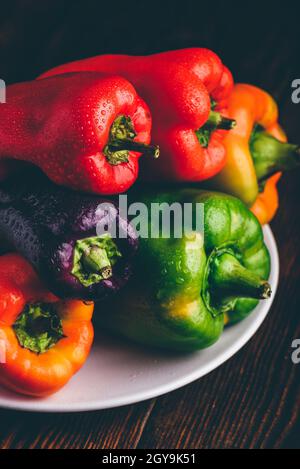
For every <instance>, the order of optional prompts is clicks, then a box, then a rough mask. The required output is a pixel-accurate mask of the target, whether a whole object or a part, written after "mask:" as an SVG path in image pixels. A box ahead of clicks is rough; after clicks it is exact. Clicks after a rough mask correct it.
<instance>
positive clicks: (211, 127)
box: [40, 48, 233, 181]
mask: <svg viewBox="0 0 300 469" xmlns="http://www.w3.org/2000/svg"><path fill="white" fill-rule="evenodd" d="M74 71H76V72H78V71H100V72H107V73H117V74H119V75H122V76H124V77H125V78H127V79H128V80H129V81H130V82H131V83H132V84H133V85H134V86H135V87H136V89H137V90H138V92H139V93H140V95H141V96H142V98H143V99H145V101H146V102H147V104H148V105H149V107H150V109H151V113H152V116H153V132H152V136H153V140H154V141H155V143H157V144H159V146H160V150H161V157H160V158H159V160H158V161H155V162H153V161H151V160H148V161H147V162H146V163H145V165H143V170H144V171H143V175H145V176H146V178H147V179H152V180H157V179H161V180H171V181H201V180H205V179H208V178H210V177H212V176H214V175H215V174H217V173H218V172H219V171H220V170H221V169H222V168H223V167H224V165H225V162H226V153H225V149H224V146H223V138H224V136H225V134H226V132H225V131H224V130H220V128H221V129H222V128H223V129H224V128H225V129H227V130H229V129H230V128H231V123H230V121H227V122H226V119H225V125H224V122H223V120H222V119H221V122H218V119H219V118H220V114H219V113H222V114H223V115H225V116H226V105H227V99H228V97H229V95H230V93H231V91H232V87H233V79H232V75H231V73H230V72H229V70H228V69H227V68H226V67H225V66H224V65H223V64H222V62H221V60H220V59H219V57H218V56H217V55H216V54H214V53H213V52H212V51H210V50H207V49H199V48H192V49H182V50H177V51H171V52H164V53H160V54H155V55H152V56H148V57H132V56H124V55H103V56H98V57H93V58H89V59H85V60H80V61H76V62H72V63H69V64H65V65H61V66H59V67H56V68H54V69H52V70H50V71H48V72H46V73H45V74H43V75H42V76H41V77H40V78H45V77H47V76H52V75H57V74H61V73H66V72H74ZM212 110H213V111H215V112H213V113H211V111H212ZM218 116H219V117H218ZM211 117H214V118H216V117H217V123H216V122H215V119H214V118H213V119H211ZM228 124H229V125H228ZM216 127H218V129H216Z"/></svg>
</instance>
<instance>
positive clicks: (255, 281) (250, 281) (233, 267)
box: [209, 252, 272, 300]
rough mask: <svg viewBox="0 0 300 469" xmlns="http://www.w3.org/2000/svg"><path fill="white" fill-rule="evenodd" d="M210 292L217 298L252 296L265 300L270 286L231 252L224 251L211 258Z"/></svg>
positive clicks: (268, 295)
mask: <svg viewBox="0 0 300 469" xmlns="http://www.w3.org/2000/svg"><path fill="white" fill-rule="evenodd" d="M209 279H210V285H211V294H212V296H216V297H217V298H218V297H219V298H222V297H224V295H225V296H226V298H229V297H236V298H253V299H257V300H267V299H268V298H270V297H271V295H272V290H271V286H270V284H269V283H268V282H266V281H264V280H262V279H261V278H260V277H259V276H258V275H256V274H255V273H253V272H251V271H250V270H248V269H246V268H245V267H244V266H242V264H241V263H240V262H239V261H238V259H236V257H235V256H234V255H233V254H230V253H228V252H225V253H223V254H220V255H219V256H216V257H215V258H214V259H213V262H212V264H211V270H210V277H209Z"/></svg>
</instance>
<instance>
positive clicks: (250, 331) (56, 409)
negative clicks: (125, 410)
mask: <svg viewBox="0 0 300 469" xmlns="http://www.w3.org/2000/svg"><path fill="white" fill-rule="evenodd" d="M263 231H264V235H265V237H268V238H269V244H270V250H272V255H271V260H272V270H271V275H270V279H271V280H272V282H271V283H272V286H273V292H274V294H273V296H272V299H270V300H269V302H268V303H266V305H265V307H264V308H263V310H262V312H261V314H260V315H259V316H258V317H257V318H256V320H255V321H253V323H252V324H251V325H250V326H249V327H248V328H247V329H246V330H245V331H244V333H243V334H242V335H241V336H240V337H239V339H237V340H236V341H235V342H234V344H232V345H231V346H230V347H228V349H227V350H226V351H224V352H223V353H222V354H221V355H220V356H218V357H215V358H214V359H212V360H210V362H209V363H208V364H207V365H205V366H201V369H200V370H199V369H196V370H194V371H193V372H191V373H189V374H187V375H185V376H184V377H177V378H175V379H174V380H173V381H171V382H170V383H167V384H163V385H160V386H157V387H155V389H151V388H150V389H148V390H147V391H145V390H144V391H138V392H136V393H135V394H131V395H130V396H124V398H121V397H115V398H112V399H111V400H107V401H105V403H103V404H101V401H99V400H96V401H95V400H94V401H90V402H82V403H76V404H70V405H68V404H67V403H65V402H61V403H57V402H55V403H53V404H52V405H51V404H49V403H48V404H47V399H42V400H34V399H31V398H28V402H26V403H24V401H22V402H18V401H14V400H13V399H12V400H9V399H7V398H4V399H3V398H1V396H0V409H6V410H15V411H22V412H34V413H42V412H43V413H76V412H91V411H100V410H106V409H114V408H118V407H123V406H126V405H132V404H137V403H139V402H143V401H147V400H149V399H154V398H157V397H159V396H163V395H165V394H167V393H170V392H174V391H176V390H177V389H180V388H183V387H185V386H187V385H188V384H191V383H193V382H195V381H197V380H198V379H201V378H203V377H204V376H206V375H208V374H209V373H211V372H212V371H214V370H216V369H217V368H219V367H220V366H221V365H223V364H224V363H226V362H227V361H228V360H230V358H232V357H233V356H234V355H235V354H236V353H237V352H238V351H240V350H241V349H242V348H243V347H244V346H245V345H246V344H247V343H248V342H249V341H250V340H251V339H252V337H253V336H254V335H255V333H256V332H257V331H258V329H259V328H260V327H261V325H262V324H263V322H264V321H265V319H266V317H267V315H268V314H269V312H270V310H271V308H272V305H273V302H274V299H275V297H276V294H277V290H278V283H279V273H280V262H279V253H278V247H277V243H276V240H275V237H274V234H273V232H272V230H271V228H270V226H269V225H266V226H265V227H264V228H263ZM0 391H1V390H0Z"/></svg>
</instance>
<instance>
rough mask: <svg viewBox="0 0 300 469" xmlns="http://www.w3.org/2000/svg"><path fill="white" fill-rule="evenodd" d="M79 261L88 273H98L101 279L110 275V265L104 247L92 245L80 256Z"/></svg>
mask: <svg viewBox="0 0 300 469" xmlns="http://www.w3.org/2000/svg"><path fill="white" fill-rule="evenodd" d="M81 263H82V265H83V267H84V269H85V270H86V272H87V273H89V274H100V275H101V276H102V278H103V279H108V278H110V277H111V276H112V266H111V263H110V260H109V258H108V256H107V252H106V250H105V249H103V248H100V247H99V246H92V247H91V248H89V249H87V250H86V251H85V252H84V253H83V255H82V258H81Z"/></svg>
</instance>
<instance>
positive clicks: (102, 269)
mask: <svg viewBox="0 0 300 469" xmlns="http://www.w3.org/2000/svg"><path fill="white" fill-rule="evenodd" d="M120 257H121V253H120V252H119V250H118V248H117V245H116V244H115V242H114V241H113V239H112V238H111V237H110V236H109V235H106V236H102V237H98V236H95V237H92V238H85V239H80V240H78V241H77V242H76V244H75V247H74V259H73V269H72V274H73V275H74V277H76V278H77V279H78V280H79V282H80V283H81V284H82V285H83V286H85V287H90V286H92V285H94V284H96V283H99V282H101V281H102V280H108V279H109V278H111V277H112V275H113V266H114V265H115V264H116V263H117V261H118V258H120Z"/></svg>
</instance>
